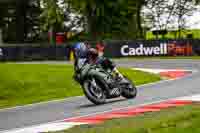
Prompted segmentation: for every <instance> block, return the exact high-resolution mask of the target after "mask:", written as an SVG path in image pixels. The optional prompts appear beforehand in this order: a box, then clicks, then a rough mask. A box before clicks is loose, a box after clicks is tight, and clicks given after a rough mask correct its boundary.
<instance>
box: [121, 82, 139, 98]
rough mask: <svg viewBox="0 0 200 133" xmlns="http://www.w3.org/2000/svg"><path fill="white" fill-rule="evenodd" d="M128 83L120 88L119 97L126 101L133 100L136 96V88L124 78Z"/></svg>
mask: <svg viewBox="0 0 200 133" xmlns="http://www.w3.org/2000/svg"><path fill="white" fill-rule="evenodd" d="M125 80H127V81H128V82H129V83H125V84H124V85H123V88H122V93H121V95H122V96H123V97H125V98H127V99H131V98H135V97H136V96H137V88H136V86H135V85H134V83H133V82H132V81H131V80H129V79H128V78H125Z"/></svg>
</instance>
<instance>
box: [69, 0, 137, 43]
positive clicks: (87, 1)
mask: <svg viewBox="0 0 200 133" xmlns="http://www.w3.org/2000/svg"><path fill="white" fill-rule="evenodd" d="M138 2H139V0H136V1H133V0H109V1H106V0H81V1H80V0H71V1H70V4H71V6H72V7H73V8H74V10H76V11H77V12H78V13H80V14H82V15H83V16H84V17H85V20H86V22H85V23H86V28H85V30H86V31H87V32H88V33H89V34H90V35H91V37H92V38H93V39H94V40H95V39H97V38H104V39H106V38H107V35H108V34H112V38H111V39H134V38H136V34H135V33H137V27H136V19H137V18H136V12H137V4H138ZM109 37H110V35H109Z"/></svg>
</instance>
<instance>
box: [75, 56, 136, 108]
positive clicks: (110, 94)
mask: <svg viewBox="0 0 200 133" xmlns="http://www.w3.org/2000/svg"><path fill="white" fill-rule="evenodd" d="M80 62H83V61H80V60H77V61H76V63H75V75H74V78H75V80H76V81H77V82H78V83H79V84H80V85H81V86H82V88H83V91H84V94H85V96H86V97H87V98H88V99H89V100H90V101H91V102H93V103H94V104H97V105H99V104H104V103H106V99H111V98H117V97H120V96H123V97H125V98H127V99H131V98H135V97H136V95H137V89H136V87H135V85H134V83H133V82H132V81H131V80H129V79H128V78H127V77H125V76H120V77H119V76H118V74H116V73H113V69H115V70H116V67H115V68H113V65H112V64H113V62H111V61H110V60H109V59H104V62H105V63H104V62H103V63H102V64H95V65H94V64H93V65H92V64H89V63H80ZM80 64H82V65H80ZM110 66H112V67H110ZM110 68H111V69H112V70H111V69H110Z"/></svg>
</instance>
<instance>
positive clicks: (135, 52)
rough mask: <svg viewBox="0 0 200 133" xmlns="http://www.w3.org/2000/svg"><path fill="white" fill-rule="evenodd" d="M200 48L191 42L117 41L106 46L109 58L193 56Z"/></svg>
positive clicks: (106, 53)
mask: <svg viewBox="0 0 200 133" xmlns="http://www.w3.org/2000/svg"><path fill="white" fill-rule="evenodd" d="M198 42H199V41H198ZM196 46H197V45H196ZM198 47H199V46H197V47H195V43H193V42H191V41H129V42H128V41H118V42H117V41H116V42H109V43H107V44H106V48H105V55H106V56H108V57H129V56H191V55H197V54H198V53H199V52H198V51H197V48H198Z"/></svg>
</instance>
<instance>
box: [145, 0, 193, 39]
mask: <svg viewBox="0 0 200 133" xmlns="http://www.w3.org/2000/svg"><path fill="white" fill-rule="evenodd" d="M195 10H196V8H195V4H194V3H193V1H191V0H171V1H169V0H149V1H147V4H146V5H145V6H144V8H143V14H144V20H145V25H146V26H147V27H148V28H149V29H152V30H178V37H179V38H181V31H182V30H183V29H185V28H187V25H186V21H187V18H188V17H189V16H191V15H192V14H193V12H194V11H195Z"/></svg>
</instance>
